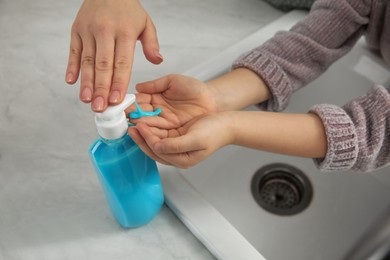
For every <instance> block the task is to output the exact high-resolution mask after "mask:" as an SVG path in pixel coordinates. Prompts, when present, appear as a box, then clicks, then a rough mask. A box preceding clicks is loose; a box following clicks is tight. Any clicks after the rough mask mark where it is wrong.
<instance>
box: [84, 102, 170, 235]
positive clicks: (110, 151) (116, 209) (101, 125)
mask: <svg viewBox="0 0 390 260" xmlns="http://www.w3.org/2000/svg"><path fill="white" fill-rule="evenodd" d="M134 101H135V95H133V94H127V95H126V97H125V99H124V101H123V102H122V103H121V104H119V105H116V106H109V107H108V108H107V109H106V111H104V112H103V113H96V116H95V123H96V127H97V130H98V133H99V136H100V138H99V139H98V140H96V141H95V142H94V143H93V145H92V146H91V148H90V150H89V155H90V159H91V161H92V164H93V166H94V168H95V170H96V173H97V176H98V178H99V181H100V183H101V185H102V188H103V191H104V193H105V195H106V199H107V201H108V204H109V206H110V208H111V210H112V213H113V215H114V216H115V218H116V219H117V221H118V222H119V223H120V225H122V226H123V227H126V228H133V227H139V226H142V225H144V224H146V223H148V222H149V221H150V220H152V219H153V217H154V216H155V215H156V214H157V213H158V211H159V210H160V208H161V206H162V204H163V202H164V195H163V190H162V185H161V181H160V176H159V174H158V170H157V166H156V162H155V161H154V160H152V159H151V158H149V157H148V156H147V155H146V154H145V153H144V152H143V151H142V150H141V149H140V148H139V147H138V145H137V144H136V143H135V142H134V141H133V140H132V139H131V138H130V136H129V135H128V134H127V128H128V122H127V119H126V114H125V112H124V110H125V109H126V108H127V107H129V106H130V105H131V104H132V103H133V102H134Z"/></svg>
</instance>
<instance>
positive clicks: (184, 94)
mask: <svg viewBox="0 0 390 260" xmlns="http://www.w3.org/2000/svg"><path fill="white" fill-rule="evenodd" d="M137 101H138V103H139V105H140V106H141V108H142V109H143V110H145V111H150V110H154V109H156V108H162V113H161V115H160V116H159V117H145V118H141V119H138V120H139V122H141V121H142V122H144V123H146V124H148V125H149V126H153V127H157V128H160V129H166V130H169V129H172V130H173V129H179V128H181V127H184V126H185V125H186V124H187V123H189V122H190V121H192V120H193V119H195V118H197V117H200V116H204V115H207V114H210V113H213V112H215V111H216V106H215V103H214V100H213V99H212V96H211V92H210V90H209V89H208V87H207V85H206V84H205V83H203V82H201V81H198V80H196V79H193V78H189V77H184V76H172V78H171V79H170V80H169V81H168V82H167V85H166V86H165V89H164V91H162V92H159V93H144V92H143V93H142V92H141V93H139V94H137Z"/></svg>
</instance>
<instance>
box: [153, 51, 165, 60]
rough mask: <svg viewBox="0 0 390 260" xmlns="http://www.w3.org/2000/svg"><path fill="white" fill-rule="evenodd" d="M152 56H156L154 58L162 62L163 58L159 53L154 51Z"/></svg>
mask: <svg viewBox="0 0 390 260" xmlns="http://www.w3.org/2000/svg"><path fill="white" fill-rule="evenodd" d="M154 55H156V57H158V58H160V60H161V61H163V60H164V57H163V56H162V55H161V53H160V52H159V51H157V50H156V51H154Z"/></svg>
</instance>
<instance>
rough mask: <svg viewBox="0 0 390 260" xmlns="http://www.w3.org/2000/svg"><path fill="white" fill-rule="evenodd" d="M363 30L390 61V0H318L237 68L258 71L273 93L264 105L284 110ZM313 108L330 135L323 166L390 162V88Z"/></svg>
mask: <svg viewBox="0 0 390 260" xmlns="http://www.w3.org/2000/svg"><path fill="white" fill-rule="evenodd" d="M362 35H365V36H366V39H367V43H368V44H369V45H370V46H371V47H373V48H376V49H378V50H379V51H380V53H381V54H382V56H383V58H384V60H385V61H386V62H387V63H390V0H317V1H316V2H315V3H314V5H313V7H312V9H311V12H310V14H309V15H308V16H307V17H306V18H305V19H304V20H302V21H301V22H299V23H297V24H296V25H295V26H294V27H293V28H292V29H291V30H290V31H288V32H285V31H282V32H278V33H277V34H276V35H275V36H274V37H273V38H271V39H270V40H269V41H267V42H266V43H265V44H263V45H262V46H259V47H257V48H255V49H253V50H252V51H250V52H248V53H245V54H243V55H242V56H241V57H239V58H238V59H237V60H236V61H235V62H234V64H233V69H234V68H238V67H246V68H249V69H251V70H253V71H255V72H256V73H257V74H258V75H259V76H260V77H261V78H262V79H263V80H264V82H265V83H266V84H267V86H268V87H269V89H270V91H271V93H272V98H271V99H270V100H268V101H266V102H264V103H262V104H260V106H261V107H262V108H264V109H267V110H273V111H280V110H283V109H284V108H285V107H286V106H287V103H288V100H289V97H290V96H291V95H292V94H293V93H294V91H296V90H298V89H299V88H301V87H303V86H304V85H306V84H307V83H309V82H310V81H312V80H314V79H315V78H317V77H318V76H319V75H320V74H321V73H322V72H324V71H325V70H326V69H327V68H328V67H329V66H330V65H331V64H332V63H333V62H335V61H336V60H337V59H339V58H341V57H342V56H343V55H344V54H346V53H347V52H348V51H349V50H350V49H351V48H352V47H353V46H354V44H355V43H356V42H357V40H358V39H359V38H360V37H361V36H362ZM310 112H312V113H315V114H317V115H318V116H319V117H320V118H321V120H322V122H323V124H324V127H325V131H326V135H327V141H328V151H327V154H326V157H325V158H320V159H315V162H316V164H317V165H318V167H319V168H320V169H321V170H328V171H331V170H348V169H353V170H360V171H370V170H373V169H377V168H380V167H384V166H386V165H389V164H390V89H389V88H385V87H384V86H381V85H375V86H373V87H372V89H371V90H370V91H369V92H368V93H366V95H364V96H361V97H358V98H356V99H354V100H352V101H350V102H348V103H347V104H345V105H344V106H343V107H338V106H335V105H328V104H321V105H316V106H314V107H312V108H311V109H310ZM389 170H390V169H389Z"/></svg>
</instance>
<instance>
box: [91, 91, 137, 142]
mask: <svg viewBox="0 0 390 260" xmlns="http://www.w3.org/2000/svg"><path fill="white" fill-rule="evenodd" d="M134 101H135V95H134V94H126V97H125V98H124V100H123V101H122V103H120V104H118V105H115V106H109V107H108V108H107V109H106V110H105V111H104V112H102V113H96V114H95V123H96V127H97V130H98V133H99V135H100V136H101V137H102V138H104V139H108V140H114V139H118V138H121V137H122V136H124V135H125V134H126V132H127V128H128V123H127V119H126V113H125V109H126V108H128V107H129V106H130V105H131V104H133V103H134Z"/></svg>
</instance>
